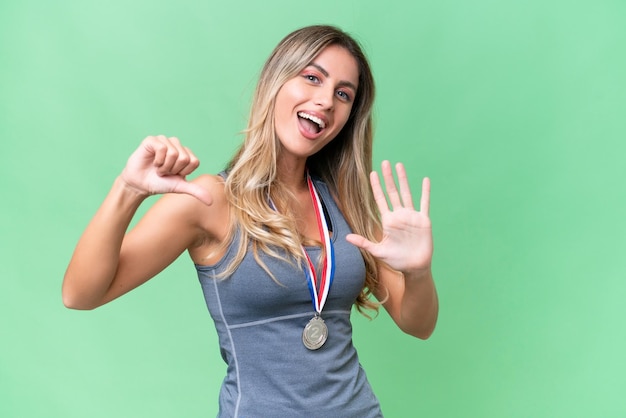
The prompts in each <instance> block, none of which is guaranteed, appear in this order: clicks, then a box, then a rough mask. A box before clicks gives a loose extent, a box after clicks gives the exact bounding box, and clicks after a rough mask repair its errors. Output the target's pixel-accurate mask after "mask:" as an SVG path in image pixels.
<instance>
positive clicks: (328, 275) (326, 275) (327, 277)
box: [269, 171, 335, 315]
mask: <svg viewBox="0 0 626 418" xmlns="http://www.w3.org/2000/svg"><path fill="white" fill-rule="evenodd" d="M306 180H307V185H308V186H309V193H310V194H311V200H312V201H313V209H314V210H315V217H316V219H317V227H318V230H319V234H320V237H321V239H322V245H323V246H324V250H325V255H324V259H323V260H322V274H321V277H320V278H319V280H320V283H319V291H318V285H317V284H318V277H317V274H316V272H315V266H314V265H313V262H312V261H311V258H310V257H309V254H308V253H307V252H306V249H305V248H304V245H303V246H302V254H304V258H305V259H306V265H305V269H304V273H305V274H306V278H307V283H308V285H309V292H310V294H311V301H312V302H313V309H314V310H315V312H317V314H318V315H319V314H321V313H322V309H324V305H325V304H326V299H327V298H328V293H329V291H330V285H331V284H332V283H333V279H334V276H335V249H334V247H333V242H332V241H331V240H330V231H329V229H328V223H327V222H326V217H325V216H324V207H323V206H322V201H321V199H320V197H319V195H318V194H317V190H316V189H315V185H314V184H313V181H312V180H311V176H310V175H309V172H308V171H307V173H306ZM269 203H270V206H271V207H272V209H274V210H277V209H276V206H275V205H274V202H272V200H271V199H270V200H269Z"/></svg>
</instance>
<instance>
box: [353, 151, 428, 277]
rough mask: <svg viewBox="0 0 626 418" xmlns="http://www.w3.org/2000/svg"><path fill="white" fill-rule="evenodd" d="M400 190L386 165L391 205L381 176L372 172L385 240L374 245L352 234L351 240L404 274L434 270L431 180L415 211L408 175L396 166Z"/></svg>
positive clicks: (426, 179) (425, 182)
mask: <svg viewBox="0 0 626 418" xmlns="http://www.w3.org/2000/svg"><path fill="white" fill-rule="evenodd" d="M396 173H397V177H398V184H399V190H398V188H397V187H396V183H395V181H394V177H393V172H392V169H391V164H390V163H389V162H388V161H384V162H383V163H382V174H383V179H384V185H385V189H386V191H387V196H388V197H389V203H388V202H387V198H386V197H385V192H384V190H383V187H382V185H381V182H380V178H379V176H378V173H376V172H372V173H371V175H370V182H371V185H372V191H373V193H374V199H375V200H376V203H377V206H378V210H379V211H380V214H381V220H382V236H381V238H380V240H379V241H378V242H372V241H370V240H368V239H366V238H364V237H362V236H360V235H356V234H350V235H348V236H347V240H348V241H349V242H350V243H352V244H354V245H356V246H357V247H360V248H362V249H364V250H366V251H368V252H369V253H370V254H372V255H373V256H374V257H376V258H378V259H380V260H381V261H383V262H385V263H387V264H388V265H389V266H390V267H391V268H393V269H395V270H398V271H402V272H415V273H417V272H422V271H426V270H428V269H430V266H431V261H432V256H433V238H432V227H431V222H430V218H429V217H428V210H429V206H430V180H429V179H428V178H424V180H423V182H422V195H421V199H420V208H419V210H415V208H414V206H413V198H412V197H411V190H410V188H409V182H408V179H407V175H406V171H405V169H404V166H403V165H402V164H401V163H398V164H397V165H396Z"/></svg>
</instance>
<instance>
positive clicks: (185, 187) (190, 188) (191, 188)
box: [172, 180, 213, 206]
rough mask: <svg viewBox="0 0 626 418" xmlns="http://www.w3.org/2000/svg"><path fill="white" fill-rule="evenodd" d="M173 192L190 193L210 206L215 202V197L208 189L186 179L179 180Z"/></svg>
mask: <svg viewBox="0 0 626 418" xmlns="http://www.w3.org/2000/svg"><path fill="white" fill-rule="evenodd" d="M172 192H173V193H184V194H188V195H190V196H193V197H195V198H196V199H198V200H200V201H201V202H203V203H205V204H206V205H209V206H210V205H211V204H213V197H212V196H211V193H209V191H208V190H206V189H205V188H204V187H202V186H200V185H198V184H195V183H190V182H188V181H186V180H183V181H180V182H178V184H177V185H176V187H175V188H174V190H172Z"/></svg>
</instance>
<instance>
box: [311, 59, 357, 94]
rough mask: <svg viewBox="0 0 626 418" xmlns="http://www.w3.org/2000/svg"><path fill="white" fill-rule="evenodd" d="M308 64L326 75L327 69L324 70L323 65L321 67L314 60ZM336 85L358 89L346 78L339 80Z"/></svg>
mask: <svg viewBox="0 0 626 418" xmlns="http://www.w3.org/2000/svg"><path fill="white" fill-rule="evenodd" d="M309 65H310V66H311V67H315V68H317V69H318V70H319V72H320V73H322V74H324V77H328V71H326V69H325V68H324V67H322V66H321V65H319V64H316V63H314V62H312V63H310V64H309ZM338 85H339V86H342V87H344V86H345V87H350V88H351V89H352V90H354V91H355V92H356V91H357V90H358V89H357V87H356V86H355V85H354V84H353V83H351V82H349V81H346V80H341V81H340V82H339V83H338Z"/></svg>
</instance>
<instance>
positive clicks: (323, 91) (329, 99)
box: [314, 86, 335, 110]
mask: <svg viewBox="0 0 626 418" xmlns="http://www.w3.org/2000/svg"><path fill="white" fill-rule="evenodd" d="M314 101H315V104H316V105H318V106H320V107H321V108H322V109H326V110H332V108H333V105H334V103H335V89H334V88H332V87H330V86H329V87H327V86H322V87H319V88H318V89H317V92H316V95H315V99H314Z"/></svg>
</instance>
